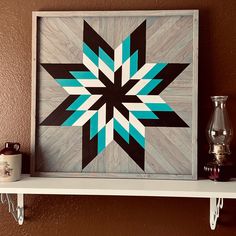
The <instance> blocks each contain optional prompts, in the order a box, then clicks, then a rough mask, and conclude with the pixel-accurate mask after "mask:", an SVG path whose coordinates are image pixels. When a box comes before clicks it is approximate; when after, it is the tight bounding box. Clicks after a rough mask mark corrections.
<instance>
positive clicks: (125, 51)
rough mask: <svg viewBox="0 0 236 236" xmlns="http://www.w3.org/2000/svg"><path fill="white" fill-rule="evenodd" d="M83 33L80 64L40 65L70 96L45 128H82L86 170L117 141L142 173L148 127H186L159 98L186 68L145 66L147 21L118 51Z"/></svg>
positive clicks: (87, 27)
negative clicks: (81, 61)
mask: <svg viewBox="0 0 236 236" xmlns="http://www.w3.org/2000/svg"><path fill="white" fill-rule="evenodd" d="M83 30H84V31H83V63H82V64H41V65H42V66H43V67H44V68H45V69H46V70H47V71H48V73H49V74H50V75H51V76H52V77H53V78H54V79H55V80H56V81H57V82H58V83H59V84H60V85H61V86H62V87H63V88H64V89H65V90H66V91H67V93H68V94H69V96H68V97H67V98H66V99H65V100H64V101H63V102H62V103H61V104H60V105H59V106H58V107H57V108H56V109H55V110H54V111H53V112H52V113H51V114H50V115H49V116H48V117H47V118H46V119H45V120H44V121H43V122H42V123H41V125H48V126H81V127H82V136H83V138H82V139H83V143H82V149H83V150H82V168H85V167H86V166H87V165H88V164H89V163H90V162H91V161H92V160H93V159H94V158H95V157H96V156H97V155H98V154H99V153H101V152H102V151H103V150H104V149H105V148H106V147H107V146H108V144H110V143H111V142H112V141H113V140H114V141H116V142H117V143H118V144H119V145H120V146H121V147H122V148H123V149H124V150H125V152H126V153H127V154H128V155H129V156H130V157H131V158H132V159H133V160H134V161H135V162H136V163H137V165H138V166H139V167H140V168H142V169H143V170H144V169H145V167H144V163H145V159H144V158H145V127H150V126H154V127H188V125H187V124H186V123H185V122H184V121H183V120H182V119H181V118H180V117H179V116H178V115H177V114H176V113H175V112H174V111H173V109H172V108H171V107H170V106H169V105H168V104H167V103H166V102H165V101H164V100H163V99H162V98H161V96H160V93H161V92H162V91H163V90H164V89H165V88H166V87H167V86H168V85H169V84H170V83H171V82H172V81H173V80H174V79H175V78H176V77H177V76H178V75H179V74H180V73H181V72H182V71H183V70H184V69H185V68H186V67H187V66H188V64H183V63H182V64H180V63H146V21H144V22H143V23H142V24H140V25H139V26H138V27H137V28H136V30H135V31H133V32H132V33H131V34H130V35H128V36H127V37H126V38H125V39H124V40H123V41H122V42H121V44H120V45H119V46H118V47H117V48H115V49H113V48H111V47H110V45H109V44H108V43H106V41H105V40H104V39H103V38H102V37H101V36H99V34H98V33H96V32H95V30H93V28H92V27H91V26H90V25H89V24H88V23H87V22H86V21H84V29H83ZM157 158H158V157H157Z"/></svg>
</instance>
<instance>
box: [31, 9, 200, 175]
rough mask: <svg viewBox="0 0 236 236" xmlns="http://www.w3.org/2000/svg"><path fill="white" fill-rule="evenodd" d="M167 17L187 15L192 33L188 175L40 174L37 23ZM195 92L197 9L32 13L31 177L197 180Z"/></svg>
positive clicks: (38, 29)
mask: <svg viewBox="0 0 236 236" xmlns="http://www.w3.org/2000/svg"><path fill="white" fill-rule="evenodd" d="M127 16H128V17H139V16H142V17H161V16H162V17H171V16H190V17H192V33H193V41H192V47H193V56H192V62H191V64H192V102H191V103H192V104H191V105H192V120H191V122H192V140H191V142H192V156H191V160H192V170H191V174H156V175H152V174H147V175H139V174H130V173H127V174H122V175H117V174H106V173H105V174H104V173H99V174H98V175H94V173H90V174H87V173H79V174H78V173H77V172H70V173H68V172H66V173H63V172H54V171H52V172H51V171H50V172H47V171H45V172H41V171H38V170H37V169H36V155H35V153H36V144H37V140H36V134H37V122H36V121H37V115H38V113H37V112H38V111H37V106H38V101H37V96H38V91H37V83H36V80H37V77H38V75H39V70H38V67H39V65H38V59H39V52H40V45H39V44H38V39H39V36H40V34H41V32H40V26H39V21H40V19H42V18H60V17H66V18H67V17H68V18H73V17H81V18H83V17H103V18H106V17H127ZM197 90H198V10H176V11H175V10H164V11H109V12H106V11H70V12H67V11H65V12H47V11H45V12H33V14H32V112H31V117H32V119H31V154H32V158H31V174H32V175H33V176H54V177H55V176H58V177H77V176H79V177H96V178H97V177H119V178H139V177H141V178H165V179H197V100H198V98H197Z"/></svg>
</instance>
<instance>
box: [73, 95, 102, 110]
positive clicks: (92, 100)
mask: <svg viewBox="0 0 236 236" xmlns="http://www.w3.org/2000/svg"><path fill="white" fill-rule="evenodd" d="M101 96H102V95H92V96H90V97H89V98H88V99H87V100H86V101H85V102H84V103H83V104H82V105H81V106H80V107H79V108H78V109H77V110H81V111H82V110H85V111H86V110H88V109H89V108H90V107H91V106H92V105H93V104H94V103H95V102H96V101H97V100H98V99H99V98H100V97H101Z"/></svg>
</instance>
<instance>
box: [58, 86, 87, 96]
mask: <svg viewBox="0 0 236 236" xmlns="http://www.w3.org/2000/svg"><path fill="white" fill-rule="evenodd" d="M63 88H64V89H65V90H66V92H67V93H68V94H70V95H81V94H90V92H89V91H88V90H87V89H86V88H84V87H63Z"/></svg>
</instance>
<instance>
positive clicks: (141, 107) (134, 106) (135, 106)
mask: <svg viewBox="0 0 236 236" xmlns="http://www.w3.org/2000/svg"><path fill="white" fill-rule="evenodd" d="M122 104H123V105H124V106H125V107H126V108H127V109H128V110H129V111H151V110H150V109H149V108H148V107H147V106H146V105H145V104H144V103H125V102H123V103H122Z"/></svg>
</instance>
